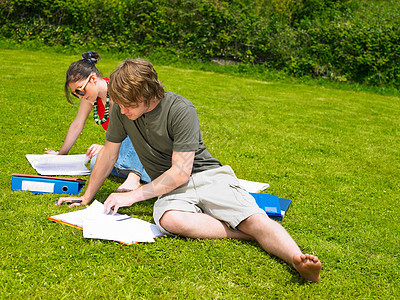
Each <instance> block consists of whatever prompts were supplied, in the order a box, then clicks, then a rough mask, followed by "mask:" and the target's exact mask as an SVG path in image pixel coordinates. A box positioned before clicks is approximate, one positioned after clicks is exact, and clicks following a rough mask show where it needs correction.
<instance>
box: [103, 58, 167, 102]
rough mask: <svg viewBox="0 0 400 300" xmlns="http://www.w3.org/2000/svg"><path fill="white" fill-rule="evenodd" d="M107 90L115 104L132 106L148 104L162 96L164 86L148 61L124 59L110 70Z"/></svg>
mask: <svg viewBox="0 0 400 300" xmlns="http://www.w3.org/2000/svg"><path fill="white" fill-rule="evenodd" d="M108 92H109V94H110V98H111V99H112V100H113V101H114V102H115V103H117V104H121V105H123V106H126V107H132V106H135V104H136V103H138V102H144V104H145V105H146V106H148V105H150V101H152V100H156V101H159V100H161V99H162V98H163V97H164V86H163V85H162V83H161V82H160V81H159V80H158V77H157V72H156V71H155V70H154V67H153V65H152V64H151V63H150V62H149V61H147V60H145V59H140V58H137V59H126V60H124V61H123V62H122V63H121V64H120V65H119V66H117V67H116V68H115V70H114V71H113V72H112V74H111V76H110V85H109V86H108Z"/></svg>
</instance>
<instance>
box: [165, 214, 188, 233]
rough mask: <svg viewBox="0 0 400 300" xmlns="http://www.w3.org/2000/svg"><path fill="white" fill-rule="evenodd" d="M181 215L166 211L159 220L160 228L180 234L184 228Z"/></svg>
mask: <svg viewBox="0 0 400 300" xmlns="http://www.w3.org/2000/svg"><path fill="white" fill-rule="evenodd" d="M182 213H183V212H180V211H176V210H168V211H166V212H165V213H164V214H163V216H162V217H161V219H160V225H161V227H162V228H164V229H165V230H166V231H168V232H171V233H175V234H179V233H181V232H182V230H183V228H184V226H185V222H184V219H183V216H182Z"/></svg>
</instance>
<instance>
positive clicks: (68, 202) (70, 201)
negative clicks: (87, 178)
mask: <svg viewBox="0 0 400 300" xmlns="http://www.w3.org/2000/svg"><path fill="white" fill-rule="evenodd" d="M65 203H66V204H68V205H70V204H72V203H82V200H78V199H76V200H68V201H65Z"/></svg>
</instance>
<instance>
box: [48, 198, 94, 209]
mask: <svg viewBox="0 0 400 300" xmlns="http://www.w3.org/2000/svg"><path fill="white" fill-rule="evenodd" d="M89 202H90V200H87V199H85V198H84V197H83V196H82V197H61V198H60V199H58V201H57V203H56V204H57V205H58V206H61V205H62V204H63V203H66V204H69V206H68V207H69V208H72V207H75V206H81V205H86V204H89Z"/></svg>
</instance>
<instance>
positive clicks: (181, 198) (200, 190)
mask: <svg viewBox="0 0 400 300" xmlns="http://www.w3.org/2000/svg"><path fill="white" fill-rule="evenodd" d="M169 210H179V211H187V212H192V213H205V214H207V215H210V216H212V217H214V218H216V219H218V220H221V221H223V222H225V223H226V224H227V225H228V226H230V227H232V228H236V226H238V225H239V224H240V222H242V221H243V220H245V219H246V218H248V217H249V216H251V215H253V214H266V213H265V211H264V210H262V209H261V208H259V207H258V205H257V203H256V201H255V200H254V198H253V197H252V196H251V195H250V194H249V193H248V192H247V191H246V190H244V189H243V188H241V187H240V184H239V181H238V179H237V178H236V176H235V173H234V172H233V170H232V168H231V167H230V166H223V167H218V168H215V169H211V170H207V171H203V172H200V173H196V174H193V175H192V176H190V179H189V181H188V182H187V183H186V184H184V185H182V186H180V187H179V188H177V189H175V190H173V191H172V192H170V193H168V194H165V195H162V196H160V197H158V200H157V201H156V203H155V204H154V210H153V217H154V221H155V223H156V224H157V226H158V228H159V229H160V230H161V231H162V232H163V233H165V234H171V233H169V232H168V231H166V230H165V229H164V228H162V227H161V226H160V219H161V217H162V216H163V214H164V213H165V212H166V211H169Z"/></svg>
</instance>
